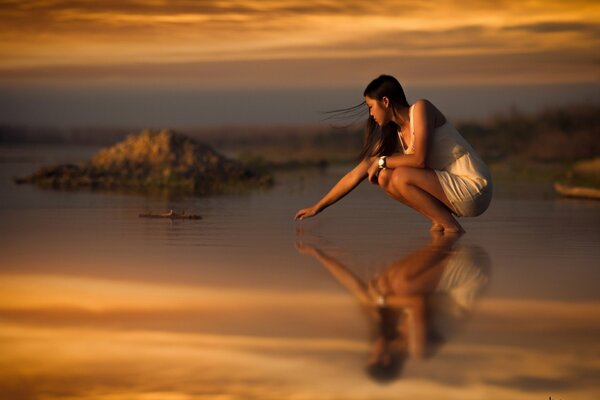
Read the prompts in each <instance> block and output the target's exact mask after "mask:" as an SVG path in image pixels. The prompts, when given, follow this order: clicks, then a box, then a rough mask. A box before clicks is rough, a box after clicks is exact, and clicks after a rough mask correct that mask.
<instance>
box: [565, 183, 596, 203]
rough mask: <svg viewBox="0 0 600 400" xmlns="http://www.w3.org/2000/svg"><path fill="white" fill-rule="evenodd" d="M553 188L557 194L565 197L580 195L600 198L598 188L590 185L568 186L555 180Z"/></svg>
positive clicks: (581, 196)
mask: <svg viewBox="0 0 600 400" xmlns="http://www.w3.org/2000/svg"><path fill="white" fill-rule="evenodd" d="M554 190H556V192H557V193H558V194H560V195H562V196H566V197H580V198H586V199H596V200H600V189H596V188H592V187H583V186H581V187H580V186H568V185H563V184H561V183H558V182H555V183H554Z"/></svg>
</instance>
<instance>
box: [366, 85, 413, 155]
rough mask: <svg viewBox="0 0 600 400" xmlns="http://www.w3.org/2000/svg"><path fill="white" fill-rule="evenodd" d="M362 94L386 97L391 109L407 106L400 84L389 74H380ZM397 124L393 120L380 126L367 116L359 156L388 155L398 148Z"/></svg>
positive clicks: (377, 97)
mask: <svg viewBox="0 0 600 400" xmlns="http://www.w3.org/2000/svg"><path fill="white" fill-rule="evenodd" d="M363 96H367V97H370V98H371V99H373V100H378V101H381V100H382V99H383V98H384V97H387V98H388V99H389V101H390V106H391V107H392V110H394V111H395V110H398V109H399V108H400V107H408V106H409V104H408V101H407V100H406V95H405V94H404V89H402V85H400V82H398V80H397V79H396V78H394V77H393V76H390V75H380V76H379V77H377V78H375V79H373V80H372V81H371V83H369V84H368V85H367V87H366V88H365V90H364V92H363ZM398 144H399V139H398V125H397V124H396V123H395V122H390V123H389V124H387V125H385V126H383V127H380V126H379V125H378V124H377V122H375V120H374V119H373V117H371V116H369V118H368V119H367V123H366V126H365V138H364V144H363V148H362V151H361V152H360V156H359V158H360V159H361V160H364V159H366V158H369V157H375V156H389V155H391V154H393V153H394V152H396V150H397V149H398Z"/></svg>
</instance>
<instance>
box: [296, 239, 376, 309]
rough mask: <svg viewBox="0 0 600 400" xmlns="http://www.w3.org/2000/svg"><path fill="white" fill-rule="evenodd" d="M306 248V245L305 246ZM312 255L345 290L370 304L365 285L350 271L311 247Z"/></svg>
mask: <svg viewBox="0 0 600 400" xmlns="http://www.w3.org/2000/svg"><path fill="white" fill-rule="evenodd" d="M305 246H306V245H305ZM307 247H308V246H307ZM311 249H312V251H311V252H310V255H312V256H313V257H314V258H315V259H316V260H317V261H319V262H320V263H321V264H323V266H324V267H325V268H326V269H327V270H328V271H329V272H330V273H331V275H333V277H334V278H335V279H337V280H338V282H340V283H341V284H342V285H343V286H344V287H345V288H346V289H348V290H349V291H350V292H351V293H352V294H354V295H355V296H356V297H357V298H358V299H359V300H360V301H361V302H364V303H370V302H371V297H370V296H369V292H368V291H367V286H366V285H365V283H364V282H363V281H362V280H361V279H360V278H359V277H358V276H356V275H355V274H354V273H353V272H352V271H350V270H349V269H348V268H346V267H345V266H344V265H343V264H342V263H340V262H339V261H338V260H336V259H335V258H333V257H330V256H328V255H327V254H325V253H323V252H322V251H321V250H319V249H316V248H314V247H311Z"/></svg>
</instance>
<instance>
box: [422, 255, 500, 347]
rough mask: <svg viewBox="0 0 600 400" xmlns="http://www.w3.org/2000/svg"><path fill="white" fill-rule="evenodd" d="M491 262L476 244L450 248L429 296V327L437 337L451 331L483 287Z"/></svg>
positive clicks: (449, 333)
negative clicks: (444, 264)
mask: <svg viewBox="0 0 600 400" xmlns="http://www.w3.org/2000/svg"><path fill="white" fill-rule="evenodd" d="M490 268H491V262H490V258H489V255H488V254H487V252H485V250H483V249H482V248H480V247H477V246H458V247H455V248H454V249H452V251H451V253H450V255H449V258H448V263H447V264H446V266H445V267H444V271H443V272H442V276H441V277H440V281H439V283H438V285H437V288H436V289H435V292H434V293H433V294H432V295H431V296H430V297H429V299H428V305H429V309H430V320H429V322H430V324H431V329H432V330H433V331H435V332H436V333H437V334H438V335H439V336H441V337H447V336H449V335H451V333H452V332H453V331H455V330H456V329H457V328H458V326H459V325H460V321H461V320H462V319H463V318H464V317H465V316H466V315H467V314H468V313H469V311H470V310H471V309H472V308H473V304H474V302H475V300H476V299H477V297H478V296H479V295H480V294H481V293H482V291H483V290H484V289H485V288H486V287H487V285H488V283H489V280H490V276H489V272H490Z"/></svg>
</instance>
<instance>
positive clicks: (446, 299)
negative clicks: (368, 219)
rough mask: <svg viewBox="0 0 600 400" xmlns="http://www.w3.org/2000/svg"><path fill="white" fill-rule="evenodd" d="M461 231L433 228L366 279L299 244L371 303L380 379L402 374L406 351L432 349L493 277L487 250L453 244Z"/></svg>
mask: <svg viewBox="0 0 600 400" xmlns="http://www.w3.org/2000/svg"><path fill="white" fill-rule="evenodd" d="M455 241H456V236H455V235H451V236H444V235H440V234H434V236H433V239H432V241H431V242H430V243H429V244H428V245H426V246H424V247H423V248H420V249H418V250H416V251H414V252H413V253H411V254H410V255H408V256H407V257H405V258H404V259H402V260H400V261H397V262H394V263H392V264H390V265H389V266H388V267H386V268H385V270H384V271H383V272H382V273H381V274H379V275H377V276H376V277H374V278H373V279H371V280H370V281H369V282H368V283H365V282H364V281H363V280H362V279H360V278H359V277H358V276H356V275H355V274H354V273H353V272H352V271H350V270H349V269H348V268H347V267H346V266H344V265H343V264H342V263H340V262H339V261H338V260H336V259H335V258H333V257H331V256H329V255H328V254H326V253H325V252H323V251H322V250H320V249H318V248H316V247H314V246H310V245H307V244H304V243H297V244H296V248H297V249H298V251H299V252H301V253H303V254H307V255H310V256H312V257H314V258H315V259H316V260H317V261H319V262H320V263H321V264H322V265H323V266H324V267H325V268H326V269H327V270H328V271H329V272H330V273H331V274H332V275H333V276H334V277H335V278H336V279H337V280H338V281H339V282H340V283H341V284H342V285H344V286H345V287H346V288H347V289H348V290H349V291H350V292H351V293H353V294H354V295H355V296H356V298H357V299H358V300H359V301H360V302H361V303H362V304H363V305H364V306H365V307H366V309H367V311H368V312H369V315H371V317H372V318H373V319H374V320H375V321H376V324H377V327H378V334H377V337H376V339H375V340H374V342H373V346H372V348H371V352H370V354H369V358H368V360H367V369H368V371H369V374H370V375H371V376H372V377H373V378H375V379H377V380H390V379H393V378H395V377H396V376H398V374H399V373H400V370H401V368H402V364H403V362H404V360H405V359H406V356H408V355H410V356H411V357H413V358H421V357H423V356H425V355H428V354H430V353H431V350H432V349H433V345H435V341H436V340H437V341H439V340H440V339H441V337H443V336H445V335H446V334H447V333H448V329H450V328H452V326H451V325H452V321H456V320H457V319H458V320H460V317H462V316H464V315H465V312H466V311H468V310H469V309H470V308H471V306H472V304H473V301H474V299H475V296H476V295H477V294H478V293H479V292H480V291H481V289H482V288H483V287H484V286H485V285H486V283H487V281H488V277H487V274H486V273H485V271H486V269H487V268H488V267H489V259H488V257H487V254H486V253H485V252H484V251H482V250H481V249H478V248H475V247H462V246H457V247H455V246H454V243H455Z"/></svg>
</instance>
